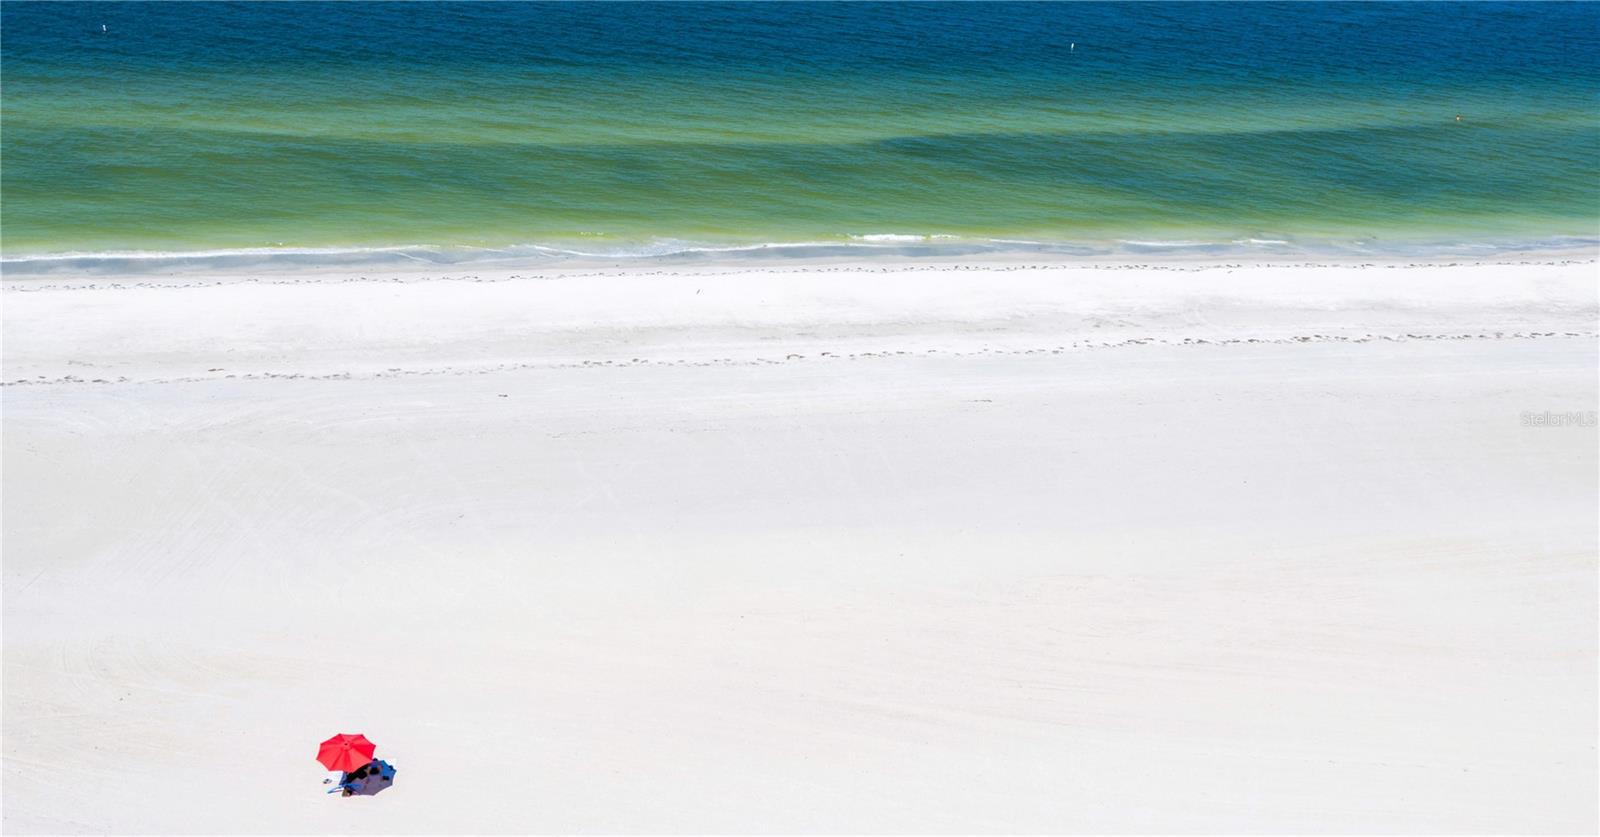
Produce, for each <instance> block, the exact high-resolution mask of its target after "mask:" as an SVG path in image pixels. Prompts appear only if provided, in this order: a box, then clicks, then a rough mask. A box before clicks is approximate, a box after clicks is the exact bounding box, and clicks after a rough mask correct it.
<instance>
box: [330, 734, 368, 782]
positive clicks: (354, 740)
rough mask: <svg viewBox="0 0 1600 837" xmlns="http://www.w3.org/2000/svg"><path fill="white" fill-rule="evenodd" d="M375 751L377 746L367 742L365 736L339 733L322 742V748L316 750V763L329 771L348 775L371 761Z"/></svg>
mask: <svg viewBox="0 0 1600 837" xmlns="http://www.w3.org/2000/svg"><path fill="white" fill-rule="evenodd" d="M377 749H378V745H376V744H374V743H372V742H371V741H368V740H367V737H366V736H365V735H346V734H343V733H341V734H339V735H335V736H334V737H332V738H330V739H328V740H327V741H324V742H322V746H320V747H318V748H317V761H320V762H322V766H323V767H326V768H328V769H329V770H342V771H344V772H346V773H349V772H350V771H352V770H355V769H356V768H358V767H362V766H364V765H366V764H367V762H370V761H372V754H373V752H374V751H376V750H377Z"/></svg>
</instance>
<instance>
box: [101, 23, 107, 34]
mask: <svg viewBox="0 0 1600 837" xmlns="http://www.w3.org/2000/svg"><path fill="white" fill-rule="evenodd" d="M100 31H101V32H104V31H106V25H105V24H104V23H102V24H100Z"/></svg>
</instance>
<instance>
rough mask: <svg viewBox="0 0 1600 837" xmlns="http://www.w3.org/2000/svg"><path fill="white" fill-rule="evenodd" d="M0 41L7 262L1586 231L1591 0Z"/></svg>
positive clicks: (17, 9)
mask: <svg viewBox="0 0 1600 837" xmlns="http://www.w3.org/2000/svg"><path fill="white" fill-rule="evenodd" d="M102 27H104V29H102ZM0 56H3V57H0V80H3V98H0V245H3V248H4V258H5V259H6V262H7V267H8V268H9V269H10V270H11V271H12V272H15V271H17V270H19V269H22V268H24V267H26V266H27V265H29V264H36V263H44V262H45V261H48V260H51V259H63V258H64V259H65V260H66V261H69V262H70V263H73V264H82V263H84V262H85V261H86V260H88V261H93V260H101V261H102V262H104V263H110V262H113V261H115V262H118V263H131V262H136V261H139V260H141V259H151V258H154V259H155V260H156V261H158V262H159V261H161V260H162V259H170V258H173V257H174V256H173V255H172V254H196V253H200V254H206V257H209V258H260V257H278V258H286V259H287V258H301V259H318V260H338V259H356V260H359V259H366V258H377V257H386V256H393V257H396V258H430V259H436V260H441V261H451V260H457V259H463V258H477V257H495V256H507V255H510V256H518V257H535V256H546V257H550V258H561V257H567V256H572V255H573V254H601V255H615V256H623V255H647V256H667V255H670V254H673V253H683V252H703V251H722V252H735V253H745V254H750V255H753V256H762V257H771V256H775V255H783V254H806V253H817V252H834V251H835V250H837V249H839V248H851V247H854V248H859V249H862V250H864V251H884V252H895V253H915V252H919V251H922V250H926V251H929V252H934V251H943V252H971V251H978V250H988V249H1006V248H1020V249H1028V248H1033V249H1038V250H1041V251H1051V252H1065V253H1085V254H1092V253H1101V252H1118V251H1141V250H1150V251H1164V250H1169V249H1178V250H1182V249H1185V248H1192V249H1198V250H1214V251H1218V252H1222V251H1228V250H1230V249H1243V250H1252V249H1254V250H1261V251H1263V252H1276V251H1284V252H1302V251H1316V250H1318V249H1319V248H1322V249H1328V250H1336V251H1344V252H1374V251H1382V250H1384V249H1385V248H1389V249H1395V250H1403V249H1405V248H1413V249H1417V248H1421V249H1429V248H1432V249H1441V248H1442V249H1444V250H1452V249H1454V250H1467V251H1471V250H1473V249H1474V248H1490V249H1505V248H1512V249H1514V248H1518V247H1533V246H1546V245H1550V244H1552V243H1555V244H1573V243H1576V244H1578V245H1580V246H1588V245H1590V244H1592V243H1593V242H1594V241H1595V240H1596V239H1597V238H1600V231H1597V225H1600V5H1597V4H1593V3H1575V4H1558V3H1527V4H1502V3H1403V4H1378V3H1350V4H1343V3H1283V4H1276V3H1171V4H1167V3H1127V4H1101V3H1056V4H1034V3H1019V4H1010V3H1007V4H977V3H950V4H922V3H881V4H880V3H849V4H812V3H758V4H728V3H659V4H658V3H650V4H595V3H557V4H546V3H534V4H512V3H448V4H446V3H326V4H324V3H261V4H214V3H164V4H158V3H19V2H9V3H4V4H0ZM1458 115H1459V116H1460V119H1459V120H1458V119H1457V116H1458Z"/></svg>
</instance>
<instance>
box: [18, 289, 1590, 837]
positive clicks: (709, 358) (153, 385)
mask: <svg viewBox="0 0 1600 837" xmlns="http://www.w3.org/2000/svg"><path fill="white" fill-rule="evenodd" d="M1595 279H1596V267H1595V264H1594V263H1593V262H1592V261H1577V262H1574V261H1567V262H1551V263H1545V264H1534V265H1481V266H1454V267H1450V266H1427V267H1414V268H1406V267H1399V266H1376V267H1370V268H1366V269H1361V268H1358V267H1355V266H1345V267H1292V268H1291V267H1271V266H1256V267H1238V268H1234V267H1217V268H1213V269H1206V270H1190V269H1173V268H1172V266H1167V267H1165V268H1146V267H1111V266H1103V267H1100V268H1094V269H1075V268H1067V267H1059V266H1057V267H1035V266H1028V265H1022V264H1010V265H1001V264H988V265H983V264H967V265H958V266H950V265H944V266H927V265H872V266H866V267H863V266H855V267H850V266H841V265H831V266H829V265H813V266H791V267H786V268H783V269H753V268H733V267H722V268H718V267H707V268H694V269H690V268H671V269H664V270H658V271H648V270H633V271H626V270H621V271H590V272H585V273H582V274H581V275H580V274H577V273H574V274H573V275H566V276H559V277H557V276H554V275H553V274H546V275H543V276H535V275H533V274H532V273H527V274H521V273H519V274H517V278H512V277H511V276H510V275H509V272H506V271H501V272H497V273H489V272H485V271H480V272H478V273H475V274H472V275H467V276H463V275H460V273H459V271H457V272H456V274H455V275H453V276H451V277H442V276H438V275H432V276H428V275H425V274H405V275H390V274H388V273H382V274H377V273H374V274H370V275H369V277H368V279H365V280H363V279H361V278H359V277H357V276H351V275H339V274H316V273H297V274H290V275H278V276H270V277H260V278H259V280H256V279H248V278H246V277H237V276H236V277H213V276H206V275H193V276H180V277H174V278H165V279H160V280H156V279H151V278H149V277H126V278H123V279H115V278H112V279H107V278H105V277H97V278H93V279H90V278H80V279H75V280H74V279H30V280H15V281H10V282H8V283H7V285H6V286H5V287H4V296H3V301H4V375H3V378H4V380H5V382H6V386H5V388H4V389H3V391H0V392H3V399H4V404H3V406H4V412H5V415H4V486H3V488H4V717H3V721H4V730H3V732H4V777H3V778H4V796H3V801H4V826H5V829H6V830H7V831H8V832H15V833H24V832H38V831H50V832H148V831H159V832H235V831H251V832H263V831H266V832H326V831H344V832H417V831H427V832H506V831H570V832H576V831H586V832H607V831H611V832H615V831H637V830H645V831H657V832H660V831H726V830H733V831H760V832H769V831H894V832H900V831H917V832H939V831H966V832H970V831H1008V832H1009V831H1058V832H1083V831H1095V832H1108V831H1117V832H1123V831H1384V832H1393V831H1450V832H1477V831H1510V832H1551V831H1588V832H1593V831H1595V830H1596V828H1597V816H1596V802H1597V800H1596V782H1597V771H1596V735H1597V730H1596V700H1597V698H1596V675H1597V671H1596V635H1595V627H1596V615H1597V604H1596V602H1597V589H1596V558H1597V551H1600V547H1597V534H1596V529H1597V514H1600V512H1597V500H1600V496H1597V495H1600V488H1597V477H1596V468H1597V442H1596V432H1595V429H1594V428H1593V427H1582V426H1556V427H1536V426H1530V425H1529V424H1527V423H1526V421H1525V420H1524V418H1523V414H1524V413H1527V412H1532V413H1538V414H1541V415H1542V414H1543V413H1545V412H1546V411H1550V412H1551V413H1554V414H1558V415H1559V414H1563V413H1566V412H1569V411H1589V410H1594V409H1596V401H1597V384H1596V372H1597V363H1596V334H1595V318H1596V314H1597V306H1596V289H1595ZM22 381H27V382H28V383H19V382H22ZM335 732H362V733H365V734H367V735H368V736H369V737H370V738H372V739H373V740H374V741H376V742H378V744H379V750H378V752H379V755H380V756H383V757H385V758H387V759H388V760H390V761H391V762H392V763H394V764H395V765H396V766H397V767H398V769H399V775H398V777H397V779H396V783H395V785H394V787H393V788H392V789H391V790H389V791H387V792H385V793H383V794H382V795H379V796H377V797H373V798H358V799H350V800H344V799H338V798H336V797H329V796H324V795H323V794H322V793H321V791H322V790H323V788H322V787H321V786H319V785H318V782H319V781H320V779H321V778H322V776H323V775H324V774H323V773H322V772H321V769H320V768H319V767H318V765H317V764H316V763H315V762H314V761H313V754H314V753H315V750H316V744H317V742H318V741H320V740H321V739H323V738H325V737H327V736H328V735H331V734H333V733H335Z"/></svg>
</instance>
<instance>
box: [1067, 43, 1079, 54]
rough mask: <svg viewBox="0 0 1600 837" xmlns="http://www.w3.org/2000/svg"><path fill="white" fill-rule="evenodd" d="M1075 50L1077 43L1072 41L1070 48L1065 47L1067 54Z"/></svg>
mask: <svg viewBox="0 0 1600 837" xmlns="http://www.w3.org/2000/svg"><path fill="white" fill-rule="evenodd" d="M1077 48H1078V42H1077V41H1073V42H1072V46H1070V47H1067V51H1068V52H1071V51H1073V50H1075V49H1077Z"/></svg>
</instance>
